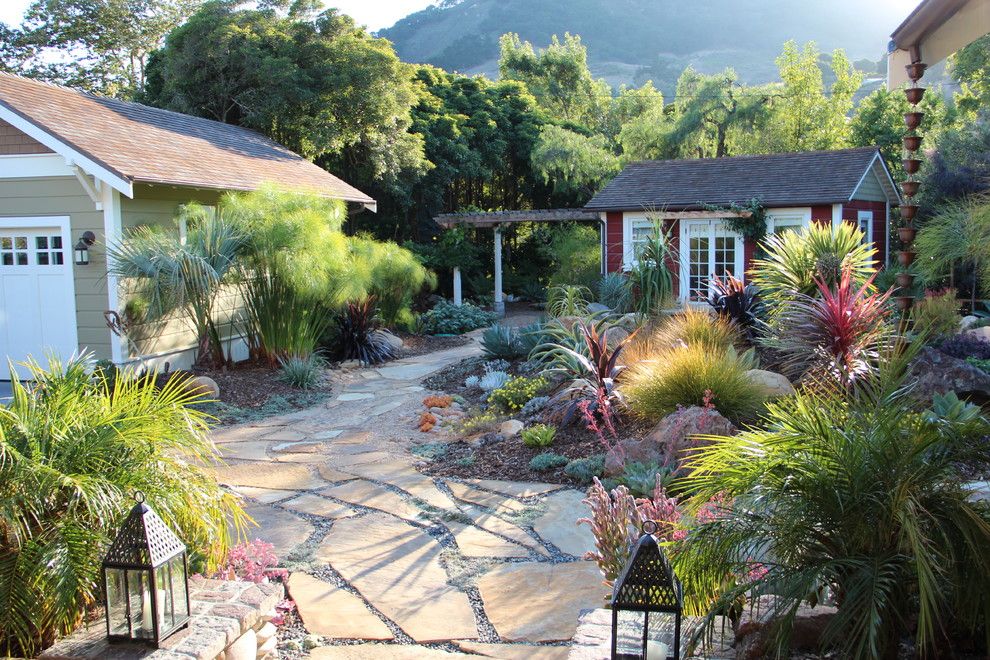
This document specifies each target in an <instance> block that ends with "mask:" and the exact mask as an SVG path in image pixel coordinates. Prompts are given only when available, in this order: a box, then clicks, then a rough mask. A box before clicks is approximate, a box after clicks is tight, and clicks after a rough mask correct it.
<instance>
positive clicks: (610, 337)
mask: <svg viewBox="0 0 990 660" xmlns="http://www.w3.org/2000/svg"><path fill="white" fill-rule="evenodd" d="M631 334H632V333H631V332H629V331H628V330H626V329H625V328H623V327H622V326H621V325H614V326H612V327H611V328H609V329H608V330H606V331H605V340H606V341H607V342H608V345H609V346H610V347H611V348H615V347H616V346H618V345H619V344H621V343H622V342H623V341H625V340H626V339H628V338H629V335H631Z"/></svg>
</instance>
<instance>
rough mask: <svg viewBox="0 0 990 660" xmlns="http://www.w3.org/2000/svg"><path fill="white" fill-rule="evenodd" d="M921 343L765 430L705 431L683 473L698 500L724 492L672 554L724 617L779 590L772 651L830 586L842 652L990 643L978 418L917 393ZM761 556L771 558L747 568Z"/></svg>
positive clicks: (824, 391)
mask: <svg viewBox="0 0 990 660" xmlns="http://www.w3.org/2000/svg"><path fill="white" fill-rule="evenodd" d="M917 350H919V347H917V346H913V347H907V348H905V347H898V348H897V349H896V350H892V351H891V352H889V353H888V355H887V359H885V360H884V363H883V366H882V367H881V369H880V370H879V371H878V372H876V373H874V374H873V375H870V376H867V377H866V379H865V380H864V382H863V383H862V384H861V386H860V387H858V388H856V389H855V390H852V391H849V390H846V389H844V388H841V387H839V386H837V385H833V386H832V387H830V388H816V389H810V390H803V391H799V392H798V393H797V395H796V396H794V397H789V398H785V399H779V400H777V401H776V402H774V403H772V404H769V405H768V412H767V414H766V416H765V417H764V428H760V429H749V430H745V431H743V432H742V433H740V434H738V435H735V436H731V437H711V438H706V439H707V440H709V441H710V442H709V444H707V445H706V446H705V447H703V448H701V449H699V450H698V451H697V452H696V453H695V454H694V456H693V457H692V459H691V460H690V461H689V465H688V467H689V469H690V474H689V476H688V477H686V478H685V479H684V480H682V481H681V482H680V484H679V485H680V486H681V487H683V488H685V489H686V490H687V492H689V493H690V494H691V498H690V500H689V501H688V503H687V506H688V509H689V510H696V509H698V508H700V505H701V504H702V503H704V502H706V501H708V500H709V499H710V498H712V497H714V496H719V497H721V498H722V501H723V502H724V505H723V506H722V507H721V508H720V511H719V515H717V516H714V517H711V518H708V519H706V520H703V521H699V524H697V525H696V526H695V527H693V528H692V529H691V531H690V532H689V535H688V537H687V539H686V541H685V543H683V544H680V545H678V547H677V551H676V552H675V553H674V555H673V560H674V565H675V570H676V571H677V574H678V576H679V577H680V578H681V580H682V582H683V584H684V590H685V601H686V605H687V606H688V608H689V609H690V610H692V611H693V612H694V613H695V614H703V615H705V616H707V617H708V621H709V622H713V620H714V618H715V617H716V616H718V615H719V614H721V613H723V612H724V611H725V610H726V609H727V608H729V607H730V606H731V605H732V604H733V603H735V602H737V600H738V599H739V598H741V597H744V596H746V595H747V594H750V593H754V594H760V593H770V594H774V595H775V599H774V600H773V603H774V604H773V605H771V606H770V611H768V612H767V614H768V616H770V617H772V618H775V619H777V621H778V625H775V626H771V627H770V628H768V629H767V630H768V632H769V633H770V637H769V646H768V647H767V653H769V654H774V655H775V654H778V653H782V654H783V655H784V656H785V657H786V655H787V651H786V649H788V648H789V636H790V633H791V623H792V621H793V617H794V614H795V612H796V610H797V608H798V606H799V605H800V604H801V603H802V602H803V601H805V600H806V599H808V598H809V597H812V598H820V597H821V595H825V596H828V597H830V598H831V600H832V601H833V602H834V604H835V606H836V607H837V608H838V613H837V614H836V616H835V617H833V618H832V619H831V620H830V621H829V622H828V625H827V626H826V627H825V629H824V635H823V637H824V644H825V647H826V649H824V650H828V651H834V652H838V653H839V654H840V656H841V657H848V658H878V659H879V658H892V657H897V656H898V648H899V646H900V645H901V643H902V642H903V641H906V640H907V639H908V638H910V640H911V642H912V643H913V644H914V646H915V647H916V649H917V653H918V655H919V656H921V657H926V656H935V655H938V651H939V649H944V648H947V647H949V646H955V644H956V643H957V642H958V641H959V640H968V641H970V642H973V643H975V644H977V649H979V647H980V646H982V645H984V644H985V643H986V640H985V635H986V630H988V629H990V556H988V554H987V552H986V548H987V547H990V511H988V509H987V507H986V506H985V504H983V503H981V502H979V501H976V500H975V499H974V492H973V490H972V488H971V487H970V486H968V485H967V483H966V481H967V480H966V479H964V478H963V476H962V475H961V474H960V472H959V464H960V461H961V460H963V459H965V460H966V461H967V462H968V463H969V465H971V466H973V467H975V468H976V469H977V470H980V471H985V470H986V469H987V468H988V467H990V461H988V457H987V454H986V452H985V451H984V452H982V454H981V456H980V457H979V460H978V461H977V462H974V457H973V456H972V455H971V454H970V453H969V450H968V447H971V446H972V445H971V443H968V442H966V439H967V437H968V436H969V435H971V432H972V428H973V427H972V425H971V421H972V420H966V419H959V418H958V417H956V416H954V417H953V418H951V419H945V418H940V419H933V418H932V417H931V416H930V415H927V414H924V413H919V412H917V411H916V410H915V409H914V408H913V407H912V404H911V401H910V399H909V392H908V391H907V389H906V388H905V387H904V385H905V382H904V372H905V367H906V365H907V363H908V362H909V360H910V359H911V357H913V355H914V354H916V353H917ZM981 426H982V428H981V429H980V430H979V431H978V433H985V424H984V425H981ZM754 560H756V561H761V562H763V564H764V565H763V570H761V571H758V572H751V571H749V570H748V568H750V567H751V566H752V564H753V561H754ZM731 574H734V575H736V576H738V577H737V579H736V580H735V581H734V582H732V583H727V582H726V580H725V579H724V576H726V575H731ZM816 595H817V596H816ZM950 640H952V641H950ZM982 650H983V652H985V651H986V647H985V646H983V648H982Z"/></svg>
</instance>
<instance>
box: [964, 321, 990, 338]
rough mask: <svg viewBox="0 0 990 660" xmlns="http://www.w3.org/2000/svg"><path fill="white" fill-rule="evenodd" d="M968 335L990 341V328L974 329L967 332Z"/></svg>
mask: <svg viewBox="0 0 990 660" xmlns="http://www.w3.org/2000/svg"><path fill="white" fill-rule="evenodd" d="M966 334H967V335H973V336H974V337H977V338H979V339H982V340H983V341H990V326H986V325H985V326H982V327H979V328H973V329H971V330H967V331H966Z"/></svg>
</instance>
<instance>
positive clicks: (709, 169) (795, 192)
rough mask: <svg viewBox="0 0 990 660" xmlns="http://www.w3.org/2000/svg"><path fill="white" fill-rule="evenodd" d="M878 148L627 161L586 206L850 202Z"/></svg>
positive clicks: (604, 208) (681, 207)
mask: <svg viewBox="0 0 990 660" xmlns="http://www.w3.org/2000/svg"><path fill="white" fill-rule="evenodd" d="M877 151H878V150H877V148H876V147H858V148H855V149H840V150H836V151H809V152H802V153H787V154H770V155H762V156H736V157H732V158H703V159H694V160H663V161H643V162H639V163H631V164H630V165H628V166H627V167H626V168H625V169H624V170H622V172H620V173H619V175H618V176H616V177H615V178H614V179H612V181H611V183H609V184H608V185H607V186H605V188H604V189H602V190H601V191H600V192H599V193H598V194H597V195H595V196H594V197H593V198H592V199H591V201H590V202H588V203H587V204H586V205H585V208H586V209H591V210H596V211H632V210H642V209H650V208H655V209H659V210H663V209H669V210H688V209H698V208H703V207H704V206H705V205H709V204H710V205H728V204H733V203H735V204H745V203H746V202H748V201H749V200H751V199H753V198H756V199H759V200H760V201H761V203H762V204H763V205H764V206H805V205H810V204H833V203H838V202H842V201H846V200H848V199H849V198H850V197H851V196H852V194H853V192H855V190H856V187H857V186H858V185H859V182H860V181H861V180H862V178H863V175H864V174H865V173H866V171H867V168H868V167H869V166H870V164H871V163H872V162H873V159H874V158H875V157H876V155H877Z"/></svg>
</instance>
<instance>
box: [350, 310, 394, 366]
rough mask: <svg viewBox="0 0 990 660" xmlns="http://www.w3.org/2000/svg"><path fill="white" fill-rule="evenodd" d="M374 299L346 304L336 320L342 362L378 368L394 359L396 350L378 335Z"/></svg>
mask: <svg viewBox="0 0 990 660" xmlns="http://www.w3.org/2000/svg"><path fill="white" fill-rule="evenodd" d="M375 313H376V309H375V298H374V297H373V296H369V297H368V298H365V299H364V300H360V301H355V302H349V303H347V305H346V307H345V308H344V311H343V313H342V314H341V315H340V317H339V318H338V322H339V324H340V353H341V356H342V357H343V358H344V359H345V360H358V361H359V362H361V363H362V364H378V363H380V362H385V361H386V360H391V359H393V358H394V357H395V349H393V348H392V345H391V344H389V343H388V341H386V339H385V337H384V336H383V335H382V334H381V333H379V332H377V327H378V321H377V319H376V318H375Z"/></svg>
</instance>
